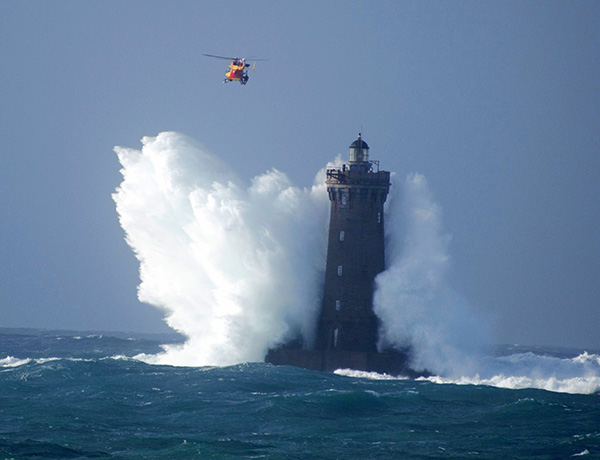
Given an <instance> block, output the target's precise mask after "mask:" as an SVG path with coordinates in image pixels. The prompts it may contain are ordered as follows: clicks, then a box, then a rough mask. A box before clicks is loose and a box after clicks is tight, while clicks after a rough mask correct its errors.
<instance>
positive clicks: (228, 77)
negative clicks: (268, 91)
mask: <svg viewBox="0 0 600 460" xmlns="http://www.w3.org/2000/svg"><path fill="white" fill-rule="evenodd" d="M204 56H207V57H211V58H216V59H226V60H227V61H231V63H230V64H229V67H228V68H227V71H226V72H225V79H224V80H223V83H229V82H230V81H239V82H240V84H242V85H245V84H246V83H248V78H249V77H248V71H247V70H246V69H247V68H248V67H250V64H248V63H247V62H246V58H237V57H233V58H231V57H225V56H215V55H214V54H204ZM253 61H267V59H253ZM255 67H256V62H254V63H253V64H252V71H254V68H255Z"/></svg>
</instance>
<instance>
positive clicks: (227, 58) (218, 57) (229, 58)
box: [202, 53, 237, 61]
mask: <svg viewBox="0 0 600 460" xmlns="http://www.w3.org/2000/svg"><path fill="white" fill-rule="evenodd" d="M202 55H203V56H208V57H211V58H217V59H226V60H228V61H234V60H236V59H237V58H232V57H225V56H215V55H214V54H204V53H203V54H202Z"/></svg>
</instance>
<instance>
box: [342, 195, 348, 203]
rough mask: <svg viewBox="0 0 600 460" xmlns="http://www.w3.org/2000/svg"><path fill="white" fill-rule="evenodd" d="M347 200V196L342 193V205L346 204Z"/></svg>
mask: <svg viewBox="0 0 600 460" xmlns="http://www.w3.org/2000/svg"><path fill="white" fill-rule="evenodd" d="M347 199H348V198H347V197H346V194H345V193H342V204H346V201H347Z"/></svg>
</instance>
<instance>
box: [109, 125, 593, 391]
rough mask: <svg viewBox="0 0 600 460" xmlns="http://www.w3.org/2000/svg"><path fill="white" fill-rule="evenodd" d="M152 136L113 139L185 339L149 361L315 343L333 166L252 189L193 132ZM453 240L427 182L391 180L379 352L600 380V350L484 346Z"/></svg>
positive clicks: (484, 373) (127, 195)
mask: <svg viewBox="0 0 600 460" xmlns="http://www.w3.org/2000/svg"><path fill="white" fill-rule="evenodd" d="M142 143H143V147H142V149H141V150H135V149H130V148H123V147H116V148H115V151H116V153H117V155H118V157H119V161H120V162H121V164H122V170H121V172H122V174H123V182H122V183H121V185H120V186H119V187H118V189H117V191H116V192H115V194H114V195H113V198H114V200H115V202H116V205H117V212H118V214H119V219H120V223H121V226H122V227H123V229H124V230H125V234H126V240H127V242H128V244H129V245H130V246H131V247H132V249H133V250H134V252H135V255H136V257H137V258H138V260H139V262H140V280H141V282H140V285H139V288H138V297H139V299H140V300H141V301H142V302H145V303H148V304H151V305H153V306H155V307H158V308H161V309H162V310H163V311H164V312H165V320H166V322H167V323H168V325H169V326H170V327H172V328H173V329H175V330H176V331H178V332H180V333H182V334H183V335H184V336H185V337H186V338H187V340H186V342H185V344H184V345H180V346H166V347H165V352H164V353H162V354H160V355H157V356H152V357H146V358H145V359H146V360H147V361H150V362H153V363H164V364H174V365H191V366H199V365H228V364H234V363H240V362H248V361H262V360H263V359H264V357H265V355H266V353H267V351H268V349H269V348H272V347H276V346H277V345H280V344H283V343H285V342H287V341H288V340H290V339H294V338H297V337H301V338H302V339H303V341H304V342H305V344H307V345H310V344H311V343H312V342H313V340H314V334H315V331H316V323H317V316H318V313H319V308H320V296H321V291H322V282H323V278H324V269H325V256H326V236H327V235H326V234H327V216H328V208H329V200H328V197H327V192H326V189H325V186H324V179H325V175H324V170H323V171H321V172H319V173H318V175H317V178H316V179H315V184H314V185H313V186H312V187H310V188H299V187H296V186H294V185H293V184H291V183H290V181H289V179H288V178H287V176H286V175H285V174H283V173H282V172H280V171H277V170H271V171H268V172H266V173H264V174H262V175H260V176H257V177H255V178H254V179H252V181H251V183H250V184H249V185H245V184H244V183H243V182H242V181H241V180H240V179H238V178H237V177H236V175H235V174H234V173H233V171H231V170H230V169H229V168H228V167H227V166H226V165H225V164H223V163H222V162H221V161H220V160H219V159H218V158H217V157H216V156H214V155H212V154H210V153H209V152H208V151H207V150H206V149H205V148H204V147H203V146H202V145H200V144H199V143H197V142H196V141H195V140H193V139H191V138H189V137H187V136H184V135H182V134H179V133H174V132H164V133H161V134H159V135H158V136H156V137H145V138H144V139H142ZM338 161H339V160H338ZM447 243H448V236H446V235H444V234H443V233H442V231H441V210H440V207H439V206H438V205H437V204H436V203H435V201H434V200H433V197H432V194H431V192H430V191H429V189H428V186H427V181H426V180H425V178H424V177H423V176H421V175H417V174H415V175H410V176H408V177H407V178H406V179H405V180H399V179H398V178H397V176H393V178H392V187H391V191H390V197H389V199H388V202H387V204H386V259H387V260H386V265H387V269H386V271H385V272H383V273H381V274H380V275H379V276H378V277H377V279H376V292H375V299H374V309H375V312H376V314H377V315H378V317H379V318H380V320H381V330H380V343H379V345H380V347H381V348H388V347H396V348H403V347H406V346H409V347H411V349H412V365H413V366H414V367H415V368H416V369H427V370H429V371H431V372H434V373H435V374H438V375H440V376H443V377H433V378H432V379H438V380H436V381H443V382H446V381H449V382H458V383H485V384H491V385H495V386H506V387H522V386H535V387H539V388H547V389H554V390H557V391H575V392H591V391H596V390H597V389H598V388H600V358H598V357H597V356H595V355H585V356H583V357H580V358H578V359H575V360H571V361H568V362H567V361H565V360H559V361H551V360H549V359H545V360H542V359H541V358H534V357H531V356H527V357H516V356H513V357H508V358H494V357H490V356H489V355H487V356H486V355H485V354H484V349H485V345H486V344H487V341H488V340H489V337H490V334H489V330H488V328H487V327H486V326H485V322H484V321H481V320H479V319H477V318H476V317H475V315H474V313H473V311H471V309H470V308H469V306H468V304H467V302H465V300H464V299H462V298H461V296H460V295H458V294H457V293H456V292H455V291H453V290H452V289H451V287H450V286H448V283H447V281H446V272H447V270H448V266H449V257H448V252H447ZM524 362H526V365H524V364H523V363H524ZM559 364H560V365H559ZM559 368H560V374H559V375H557V369H559ZM584 374H585V376H584ZM573 379H575V380H573Z"/></svg>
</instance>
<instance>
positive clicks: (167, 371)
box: [0, 330, 600, 459]
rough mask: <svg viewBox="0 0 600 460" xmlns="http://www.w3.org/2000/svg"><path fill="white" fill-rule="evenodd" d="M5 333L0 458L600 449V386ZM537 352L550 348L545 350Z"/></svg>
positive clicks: (517, 455) (555, 453) (484, 454)
mask: <svg viewBox="0 0 600 460" xmlns="http://www.w3.org/2000/svg"><path fill="white" fill-rule="evenodd" d="M18 332H19V331H11V330H4V331H0V458H14V459H26V458H27V459H29V458H39V459H53V458H54V459H57V458H80V459H85V458H113V459H140V458H148V459H178V458H182V459H190V458H191V459H193V458H202V459H239V458H266V459H430V458H444V459H463V458H464V459H471V458H473V459H505V458H510V459H568V458H580V457H583V458H586V459H591V458H600V395H599V394H566V393H555V392H549V391H545V390H537V389H520V390H509V389H500V388H495V387H491V386H482V385H454V384H438V383H432V382H430V381H412V380H398V379H394V380H389V379H373V378H356V377H349V376H344V375H337V374H329V373H321V372H312V371H307V370H302V369H296V368H292V367H274V366H270V365H267V364H262V363H252V364H243V365H236V366H231V367H225V368H217V367H205V368H184V367H172V366H157V365H149V364H146V363H144V362H141V361H139V360H136V359H133V358H132V357H133V356H135V355H137V354H139V353H156V352H158V351H160V347H159V345H160V343H161V342H164V340H165V339H164V338H162V337H161V338H158V337H157V338H141V337H131V338H127V337H111V336H106V335H94V336H85V335H84V334H82V335H76V334H72V333H62V334H61V333H50V332H35V331H20V333H18ZM538 352H539V350H538Z"/></svg>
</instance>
